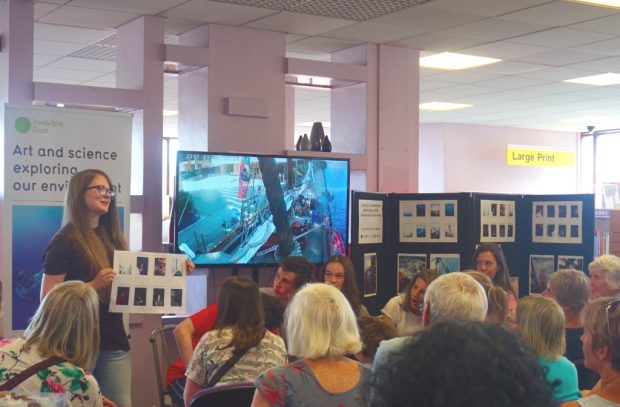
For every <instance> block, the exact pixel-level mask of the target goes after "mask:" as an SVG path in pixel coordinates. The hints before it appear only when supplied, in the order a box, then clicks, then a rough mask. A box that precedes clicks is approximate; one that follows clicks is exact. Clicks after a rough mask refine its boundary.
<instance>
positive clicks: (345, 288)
mask: <svg viewBox="0 0 620 407" xmlns="http://www.w3.org/2000/svg"><path fill="white" fill-rule="evenodd" d="M329 263H338V264H340V265H341V266H342V268H343V269H344V283H343V284H342V290H341V291H342V293H343V294H344V296H345V297H346V298H347V301H349V304H351V308H353V312H354V313H355V315H359V313H360V309H361V307H362V301H361V300H360V292H359V289H358V288H357V283H356V281H355V270H354V269H353V263H352V262H351V260H350V259H349V258H348V257H347V256H343V255H341V254H335V255H333V256H332V257H330V258H329V260H327V263H325V268H324V269H323V280H322V281H325V272H326V271H327V265H328V264H329Z"/></svg>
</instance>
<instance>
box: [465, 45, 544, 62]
mask: <svg viewBox="0 0 620 407" xmlns="http://www.w3.org/2000/svg"><path fill="white" fill-rule="evenodd" d="M545 51H549V49H548V48H543V47H535V46H532V45H525V44H515V43H514V42H510V41H495V42H491V43H487V44H483V45H477V46H475V47H469V48H465V49H462V50H459V52H462V53H464V54H470V55H477V56H481V57H490V58H499V59H515V58H520V57H524V56H527V55H533V54H540V53H541V52H545Z"/></svg>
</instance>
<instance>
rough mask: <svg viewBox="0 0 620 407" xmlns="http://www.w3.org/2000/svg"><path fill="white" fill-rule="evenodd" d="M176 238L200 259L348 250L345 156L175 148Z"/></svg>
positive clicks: (255, 260)
mask: <svg viewBox="0 0 620 407" xmlns="http://www.w3.org/2000/svg"><path fill="white" fill-rule="evenodd" d="M175 205H176V210H175V219H174V221H175V226H176V227H175V231H176V232H175V242H176V248H177V250H179V251H182V252H184V253H186V254H187V255H188V256H189V257H190V258H191V259H192V261H193V262H194V263H195V264H196V265H197V266H217V265H222V266H223V265H243V264H248V265H275V264H277V263H278V262H279V260H280V259H281V258H282V257H284V256H304V257H306V258H307V259H308V260H310V261H311V262H313V263H325V262H326V260H327V259H328V258H329V257H330V256H331V255H334V254H345V253H346V245H347V241H348V235H347V233H348V227H347V220H348V211H349V160H347V159H336V158H308V157H291V156H268V155H245V154H243V155H242V154H229V153H214V152H196V151H179V152H178V153H177V190H176V197H175Z"/></svg>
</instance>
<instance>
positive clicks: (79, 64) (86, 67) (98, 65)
mask: <svg viewBox="0 0 620 407" xmlns="http://www.w3.org/2000/svg"><path fill="white" fill-rule="evenodd" d="M47 67H48V68H57V69H77V70H80V71H89V72H99V73H109V72H114V71H115V70H116V63H115V62H114V61H102V60H98V59H87V58H72V57H65V58H60V59H57V60H56V61H54V62H52V63H50V64H48V65H47Z"/></svg>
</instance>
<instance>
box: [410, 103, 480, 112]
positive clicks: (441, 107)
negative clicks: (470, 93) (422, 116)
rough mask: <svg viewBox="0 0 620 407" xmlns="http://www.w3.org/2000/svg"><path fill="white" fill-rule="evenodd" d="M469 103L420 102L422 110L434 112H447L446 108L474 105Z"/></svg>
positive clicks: (461, 107) (462, 107)
mask: <svg viewBox="0 0 620 407" xmlns="http://www.w3.org/2000/svg"><path fill="white" fill-rule="evenodd" d="M473 106H474V105H469V104H467V103H446V102H428V103H420V110H430V111H432V112H445V111H446V110H457V109H466V108H468V107H473Z"/></svg>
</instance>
